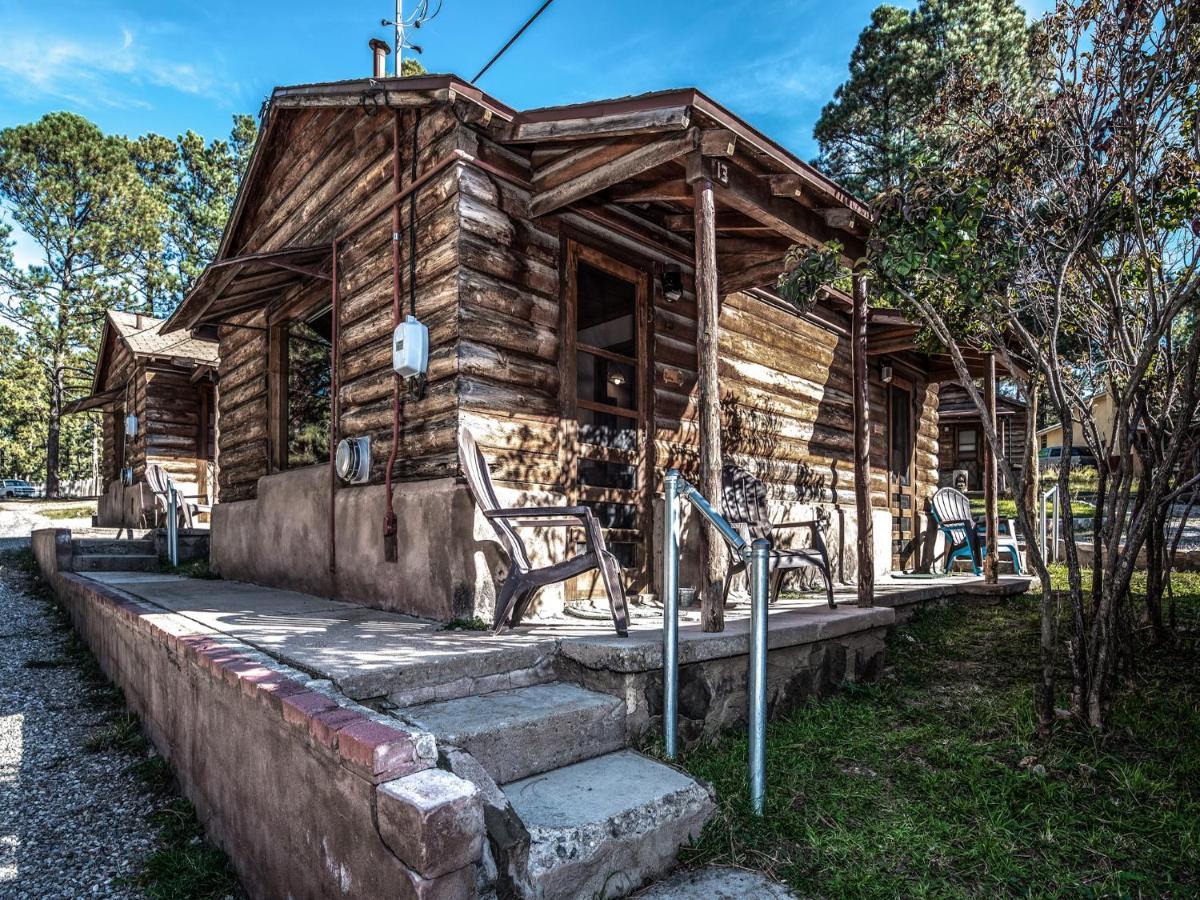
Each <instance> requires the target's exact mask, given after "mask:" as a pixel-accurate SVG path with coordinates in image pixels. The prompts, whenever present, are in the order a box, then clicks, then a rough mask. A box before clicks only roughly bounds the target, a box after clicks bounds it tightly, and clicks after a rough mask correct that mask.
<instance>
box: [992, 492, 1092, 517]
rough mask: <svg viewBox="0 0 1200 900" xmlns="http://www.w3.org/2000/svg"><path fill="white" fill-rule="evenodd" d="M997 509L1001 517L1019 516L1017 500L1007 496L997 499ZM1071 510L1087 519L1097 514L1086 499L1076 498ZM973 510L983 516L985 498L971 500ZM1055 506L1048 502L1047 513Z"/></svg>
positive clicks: (1075, 514)
mask: <svg viewBox="0 0 1200 900" xmlns="http://www.w3.org/2000/svg"><path fill="white" fill-rule="evenodd" d="M996 511H997V513H998V514H999V516H1000V518H1001V519H1015V518H1016V517H1017V501H1016V500H1010V499H1009V498H1007V497H999V498H997V499H996ZM1071 511H1072V513H1073V514H1074V516H1075V518H1077V519H1079V518H1083V519H1086V518H1088V517H1090V516H1094V515H1095V514H1096V507H1095V506H1094V505H1093V504H1091V503H1088V502H1087V501H1086V500H1076V501H1074V502H1073V503H1072V504H1071ZM971 512H972V513H973V514H974V515H976V516H982V515H983V513H984V509H983V498H982V497H975V498H973V499H972V500H971ZM1052 512H1053V508H1052V506H1051V504H1050V502H1049V501H1047V503H1046V515H1050V514H1051V513H1052Z"/></svg>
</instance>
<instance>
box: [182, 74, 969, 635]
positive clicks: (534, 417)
mask: <svg viewBox="0 0 1200 900" xmlns="http://www.w3.org/2000/svg"><path fill="white" fill-rule="evenodd" d="M397 200H398V201H399V202H397ZM698 208H699V213H698V212H697V209H698ZM410 223H415V228H413V227H412V225H411V224H410ZM869 223H870V211H869V210H868V209H867V208H866V207H865V206H863V204H861V203H860V202H858V201H857V200H855V199H854V198H853V197H851V196H850V195H848V194H847V193H845V192H844V191H842V190H841V189H840V188H839V187H838V186H837V185H836V184H834V183H832V182H831V181H829V180H828V179H827V178H825V177H824V176H822V175H821V174H819V173H818V172H816V171H815V170H814V169H812V168H811V167H810V166H808V165H807V164H805V163H804V162H802V161H800V160H799V159H797V158H795V157H794V156H792V155H791V154H789V153H787V152H786V151H784V150H783V149H782V148H780V147H779V146H778V145H777V144H775V143H774V142H772V141H771V140H770V139H768V138H766V137H765V136H763V135H761V134H760V133H758V132H757V131H755V130H754V129H753V128H752V127H750V126H749V125H747V124H746V123H745V122H744V121H742V120H740V119H738V118H737V117H736V116H734V115H732V114H731V113H729V112H728V111H727V110H725V109H724V108H722V107H721V106H720V105H718V104H717V103H715V102H713V101H712V100H710V99H709V98H708V97H706V96H704V95H703V94H701V93H700V92H698V91H696V90H692V89H687V90H677V91H667V92H661V93H656V94H649V95H644V96H641V97H633V98H626V99H622V100H612V101H603V102H597V103H588V104H581V105H577V106H568V107H558V108H550V109H541V110H533V111H529V112H519V111H517V110H514V109H511V108H509V107H507V106H505V105H504V104H502V103H500V102H499V101H497V100H495V99H493V98H491V97H489V96H487V95H486V94H483V93H482V92H480V91H479V90H478V89H477V88H475V87H473V86H472V85H470V84H468V83H466V82H464V81H462V80H460V79H458V78H456V77H454V76H422V77H412V78H405V79H400V80H396V79H372V80H367V79H363V80H358V81H347V82H337V83H330V84H316V85H303V86H299V87H288V88H279V89H277V90H276V91H275V92H274V94H273V95H272V98H271V100H270V103H269V104H268V107H267V110H266V114H265V119H264V122H263V127H262V129H261V132H260V135H259V140H258V143H257V145H256V147H255V150H254V154H253V157H252V160H251V163H250V167H249V171H248V174H247V176H246V178H245V180H244V182H243V184H242V186H241V189H240V192H239V195H238V200H237V203H236V206H235V210H234V213H233V216H232V218H231V220H230V222H229V225H228V227H227V230H226V233H225V237H224V240H223V242H222V245H221V248H220V251H219V254H218V258H217V260H216V261H215V262H214V263H213V265H212V266H210V267H209V268H208V270H206V272H205V273H204V275H203V277H202V278H201V279H200V280H199V282H198V284H197V285H196V287H195V289H194V290H193V291H192V292H191V294H190V295H189V296H188V298H187V299H186V301H185V302H184V303H183V305H182V306H181V307H180V308H179V309H178V310H177V311H176V313H175V314H174V315H173V316H172V318H171V319H170V321H169V322H168V325H167V329H168V330H170V331H171V332H172V333H173V334H185V333H186V330H187V329H211V328H215V329H216V330H217V332H218V334H219V339H220V375H221V393H220V400H219V403H220V422H221V429H220V436H219V443H220V479H221V496H220V499H221V502H220V504H219V505H218V506H217V507H216V509H215V510H214V514H213V515H214V520H213V542H212V562H213V565H214V567H215V568H216V569H217V570H218V571H219V572H220V573H221V574H223V575H225V576H226V577H232V578H240V579H246V580H250V581H255V582H259V583H265V584H275V585H284V586H290V587H294V588H298V589H301V590H306V591H309V592H311V593H316V594H322V595H327V596H337V597H340V598H344V599H348V600H352V601H355V602H360V603H365V604H368V605H371V606H377V607H382V608H387V609H394V610H398V611H401V612H406V613H411V614H416V615H422V616H429V617H433V618H438V619H450V618H452V617H457V616H470V615H473V614H476V613H479V614H482V615H484V617H485V618H489V619H490V615H491V605H492V603H493V600H494V596H495V584H496V579H497V574H498V571H499V570H500V569H501V568H502V566H503V561H502V557H501V556H500V555H499V554H498V553H497V550H496V545H495V543H494V540H493V535H492V531H491V528H490V527H489V525H488V524H487V523H486V522H485V521H484V520H483V519H482V517H481V516H478V515H477V514H476V511H475V509H474V505H473V503H472V500H471V497H470V495H469V493H468V491H467V488H466V486H465V484H464V482H463V480H462V478H461V469H460V465H459V460H458V455H457V451H456V434H457V432H458V430H459V429H460V428H463V427H467V428H470V429H471V430H472V431H473V433H474V434H475V436H476V437H477V439H478V442H479V444H480V446H481V448H482V449H483V451H484V453H485V454H486V455H487V457H488V458H489V460H490V461H491V463H492V468H493V472H494V475H495V478H496V479H497V482H498V486H499V487H500V489H501V491H502V493H503V496H502V497H501V500H502V502H504V503H508V504H513V505H530V504H543V503H554V504H564V503H570V504H576V503H579V504H587V505H589V506H591V507H592V508H593V509H594V510H595V511H596V512H597V514H598V515H599V517H600V518H601V520H602V522H603V524H604V526H605V528H606V534H607V539H608V541H609V543H610V546H612V547H613V548H614V551H615V552H616V553H617V555H618V556H619V558H620V559H621V561H622V563H623V564H624V566H625V568H626V571H627V574H628V576H629V578H630V583H631V586H632V590H631V592H632V593H634V594H638V593H640V594H643V595H645V594H652V593H654V592H655V591H656V587H655V584H656V579H657V573H656V571H655V556H656V551H655V544H656V539H657V537H658V533H659V529H657V528H656V526H655V522H656V521H658V517H659V516H660V515H661V509H660V507H661V497H662V475H663V473H664V472H665V471H666V469H667V468H668V467H670V466H678V467H680V468H681V469H683V470H684V473H685V474H686V475H687V476H688V477H689V478H691V479H692V480H693V481H695V482H697V483H699V479H700V475H701V455H702V447H703V446H706V445H705V443H704V441H703V440H702V438H701V432H702V430H703V425H704V422H705V415H708V416H709V418H710V419H711V418H712V416H713V414H712V413H711V412H710V413H704V414H702V411H703V410H713V411H715V412H716V418H719V439H720V443H719V448H717V449H718V452H720V453H721V454H722V455H723V457H724V458H726V459H731V460H733V461H735V462H738V463H739V464H742V465H744V466H745V467H747V468H749V469H750V470H751V471H753V472H755V473H756V474H757V475H758V476H759V477H761V478H762V479H764V480H765V481H766V482H767V483H768V485H769V487H770V490H771V495H772V500H773V503H774V506H775V508H776V509H777V510H778V513H779V516H780V518H781V519H795V518H798V517H803V516H804V515H806V514H811V513H813V512H816V511H820V512H822V513H824V514H826V515H827V516H828V517H829V520H830V524H829V528H828V531H827V540H828V541H829V544H830V553H831V556H832V557H833V568H834V571H835V577H838V578H843V579H849V578H853V576H854V574H855V551H854V546H855V544H854V542H855V536H856V534H857V530H858V529H857V525H856V516H855V504H854V476H853V472H854V464H853V453H852V451H853V444H854V438H853V425H852V410H853V405H852V399H851V398H852V375H851V364H850V362H851V353H850V324H851V321H850V302H849V298H847V297H846V296H844V295H842V294H839V293H837V292H832V291H831V292H827V293H826V294H824V295H823V296H822V297H821V299H820V301H819V302H818V303H817V305H816V306H815V307H814V308H813V309H812V310H811V311H809V312H805V313H799V312H797V311H796V310H795V309H794V308H792V307H791V306H789V305H788V304H786V303H784V302H783V301H781V300H780V299H778V298H777V297H776V296H775V295H774V294H773V293H772V292H771V288H772V286H773V285H774V283H775V281H776V279H777V277H778V275H779V273H780V272H781V271H782V268H783V261H784V255H785V253H786V251H787V249H788V248H789V246H791V245H792V244H794V243H796V242H806V243H809V244H818V243H822V242H825V241H828V240H831V239H837V240H839V241H840V242H841V243H842V245H843V246H844V247H845V248H846V249H847V252H848V253H850V254H855V253H857V252H861V248H862V245H863V239H864V237H865V235H866V233H867V229H868V227H869ZM697 229H700V231H701V232H702V234H704V235H710V236H711V237H712V238H715V246H713V245H712V244H710V243H709V242H708V241H700V242H698V241H697V240H696V234H697ZM710 229H711V230H710ZM393 236H395V238H396V239H393ZM698 243H699V244H700V247H699V252H698V248H697V244H698ZM698 261H699V262H698ZM698 268H700V270H701V275H702V277H701V278H700V279H699V281H700V285H701V287H703V290H699V289H698V286H697V282H698V279H697V276H696V272H697V269H698ZM718 273H719V274H718ZM718 277H719V282H718V281H717V278H718ZM709 278H711V279H712V280H711V281H708V280H707V279H709ZM710 284H715V285H716V286H715V287H713V288H711V289H710V288H709V285H710ZM718 289H719V296H720V300H719V314H718V316H717V319H716V321H715V322H713V327H712V328H711V329H707V330H706V329H705V328H704V327H703V326H701V325H699V324H698V323H699V322H701V321H703V320H704V319H705V318H706V316H707V315H708V313H707V312H706V310H707V309H710V308H711V309H712V310H714V311H715V310H716V307H717V305H718V301H717V290H718ZM709 297H712V306H711V307H708V306H706V303H707V302H708V300H707V298H709ZM410 310H411V311H413V312H415V314H416V315H417V317H418V318H419V319H420V320H421V321H423V322H424V323H425V324H426V325H428V327H429V332H430V365H429V372H428V379H427V381H426V382H425V383H424V385H423V387H422V389H421V390H419V391H414V390H410V388H409V386H408V385H398V384H397V379H396V378H395V376H394V375H393V373H392V370H391V367H390V360H391V334H392V329H393V324H394V322H395V321H397V320H398V319H399V318H400V317H402V316H403V315H405V314H407V313H408V312H410ZM916 331H917V329H915V328H914V327H912V326H911V325H910V324H909V323H907V322H905V321H904V320H903V319H901V318H900V317H899V316H897V315H896V314H895V313H894V312H891V311H888V310H876V311H873V312H872V316H871V319H870V327H869V342H870V345H871V346H872V347H873V348H875V347H877V348H878V350H876V349H872V351H871V353H872V355H871V357H870V359H869V372H870V378H869V391H870V409H871V417H872V424H871V427H870V442H871V447H870V451H871V457H870V460H871V479H870V480H871V503H872V505H873V508H874V519H875V520H876V523H875V540H876V544H877V546H878V548H879V549H878V550H877V552H876V554H875V559H876V564H877V567H878V568H880V569H886V568H890V567H891V566H893V565H909V566H911V565H913V564H914V560H915V559H916V549H917V548H918V547H920V546H921V544H922V528H923V525H924V516H923V515H922V512H921V511H922V510H923V509H924V508H925V505H926V504H927V502H928V499H929V497H930V495H931V494H932V492H933V491H934V490H935V489H936V487H937V481H938V430H937V422H938V414H937V406H938V383H939V382H940V381H941V380H942V379H945V378H952V377H953V373H952V369H951V367H950V366H949V365H948V363H947V362H946V361H945V360H944V359H939V358H931V357H928V356H925V355H923V354H921V353H919V352H917V351H916V350H915V349H914V346H913V340H914V338H915V335H916ZM706 332H707V333H709V334H713V335H715V336H716V338H717V343H716V345H715V346H714V347H713V348H712V352H711V354H710V351H709V350H708V349H706V347H707V344H706V342H705V340H704V336H705V334H706ZM706 354H710V355H707V356H706ZM704 359H709V360H712V361H713V363H714V366H713V369H714V370H715V372H716V375H717V377H718V379H719V383H718V391H717V395H718V396H712V394H711V392H708V393H706V390H705V387H704V385H705V384H706V383H711V382H706V381H705V376H704V375H702V373H701V371H700V370H701V368H702V367H701V366H700V365H699V364H698V361H699V360H704ZM979 363H980V359H979V357H977V356H976V357H972V365H975V366H976V367H978V365H979ZM885 364H886V365H887V371H888V372H889V374H890V375H891V378H890V382H889V383H885V382H884V381H883V380H882V377H881V375H882V372H883V370H884V365H885ZM393 429H395V432H396V434H397V435H398V441H397V442H396V444H395V445H394V446H393V439H392V434H393ZM359 436H366V437H369V438H370V453H369V457H370V467H369V478H368V481H367V483H365V484H355V485H351V484H347V483H344V482H342V481H341V480H340V479H337V480H334V478H333V471H332V465H331V461H330V450H331V444H336V442H337V441H338V440H340V439H342V438H346V437H359ZM389 460H390V461H389ZM710 471H711V470H710ZM389 480H394V483H393V484H392V485H391V486H390V487H389V485H388V484H387V483H386V482H388V481H389ZM389 491H390V492H391V493H392V495H393V496H394V506H395V512H396V515H397V517H398V523H399V524H398V529H397V531H398V533H397V535H396V537H395V548H394V549H395V552H394V559H395V561H391V560H389V555H391V554H389V547H388V543H389V538H388V537H387V536H386V535H385V515H386V507H387V502H388V496H389ZM697 532H698V529H697V528H696V527H695V524H694V523H692V524H690V525H689V526H688V527H687V528H686V529H685V534H684V542H685V556H684V560H683V583H684V584H689V583H691V584H696V583H698V577H699V576H698V571H699V565H700V551H699V540H698V537H697ZM535 543H538V548H539V552H541V553H542V554H547V555H557V556H561V555H562V554H563V553H564V552H565V551H566V548H565V546H564V545H563V541H562V533H561V532H556V533H552V534H546V535H543V536H542V540H541V541H540V542H535ZM589 577H590V576H589ZM593 587H594V585H593V584H592V583H591V582H590V581H586V579H581V580H580V581H579V582H577V583H572V584H568V585H567V586H566V591H565V596H566V598H567V599H572V598H580V597H586V596H588V595H590V593H591V592H592V590H593ZM543 595H544V596H543V601H544V603H545V604H546V605H548V606H551V607H552V606H553V604H555V603H558V602H561V601H562V599H563V596H562V594H561V593H556V592H555V591H545V592H543Z"/></svg>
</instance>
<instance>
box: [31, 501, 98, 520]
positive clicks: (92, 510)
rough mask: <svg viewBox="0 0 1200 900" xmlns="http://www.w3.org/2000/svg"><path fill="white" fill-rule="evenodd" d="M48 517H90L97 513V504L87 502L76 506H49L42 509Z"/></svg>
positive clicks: (42, 512) (43, 513)
mask: <svg viewBox="0 0 1200 900" xmlns="http://www.w3.org/2000/svg"><path fill="white" fill-rule="evenodd" d="M41 514H42V515H43V516H45V517H46V518H47V519H90V518H91V517H92V516H94V515H95V514H96V504H95V503H86V504H82V505H76V506H47V507H46V508H44V509H42V510H41Z"/></svg>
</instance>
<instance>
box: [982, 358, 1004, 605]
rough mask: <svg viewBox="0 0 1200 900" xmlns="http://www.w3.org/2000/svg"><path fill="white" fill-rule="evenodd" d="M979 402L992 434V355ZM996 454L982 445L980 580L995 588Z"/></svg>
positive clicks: (986, 361) (987, 444) (985, 366)
mask: <svg viewBox="0 0 1200 900" xmlns="http://www.w3.org/2000/svg"><path fill="white" fill-rule="evenodd" d="M983 401H984V403H985V404H987V418H988V424H989V425H990V426H991V429H992V433H993V434H996V433H997V431H996V354H995V353H988V354H986V355H985V356H984V360H983ZM996 493H997V485H996V454H995V453H994V452H993V451H992V442H991V441H989V440H985V441H984V442H983V505H984V519H985V521H986V523H987V537H986V541H987V555H986V556H985V557H984V560H983V578H984V581H986V582H987V583H988V584H995V583H996V581H997V576H998V574H999V573H998V568H999V565H998V559H997V552H996V544H997V543H999V541H1000V521H999V515H998V511H997V498H996Z"/></svg>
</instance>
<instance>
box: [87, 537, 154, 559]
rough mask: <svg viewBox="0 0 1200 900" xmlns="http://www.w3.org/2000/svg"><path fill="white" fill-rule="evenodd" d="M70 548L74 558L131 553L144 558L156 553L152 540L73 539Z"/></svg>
mask: <svg viewBox="0 0 1200 900" xmlns="http://www.w3.org/2000/svg"><path fill="white" fill-rule="evenodd" d="M71 546H72V548H73V550H74V552H75V555H76V556H79V555H81V554H97V553H98V554H104V555H110V554H119V553H126V554H128V553H132V554H135V555H139V556H146V555H148V554H151V553H154V552H156V551H155V549H154V540H153V539H152V538H141V539H136V540H120V539H113V538H91V537H88V538H75V539H74V540H73V541H72V542H71Z"/></svg>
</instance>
